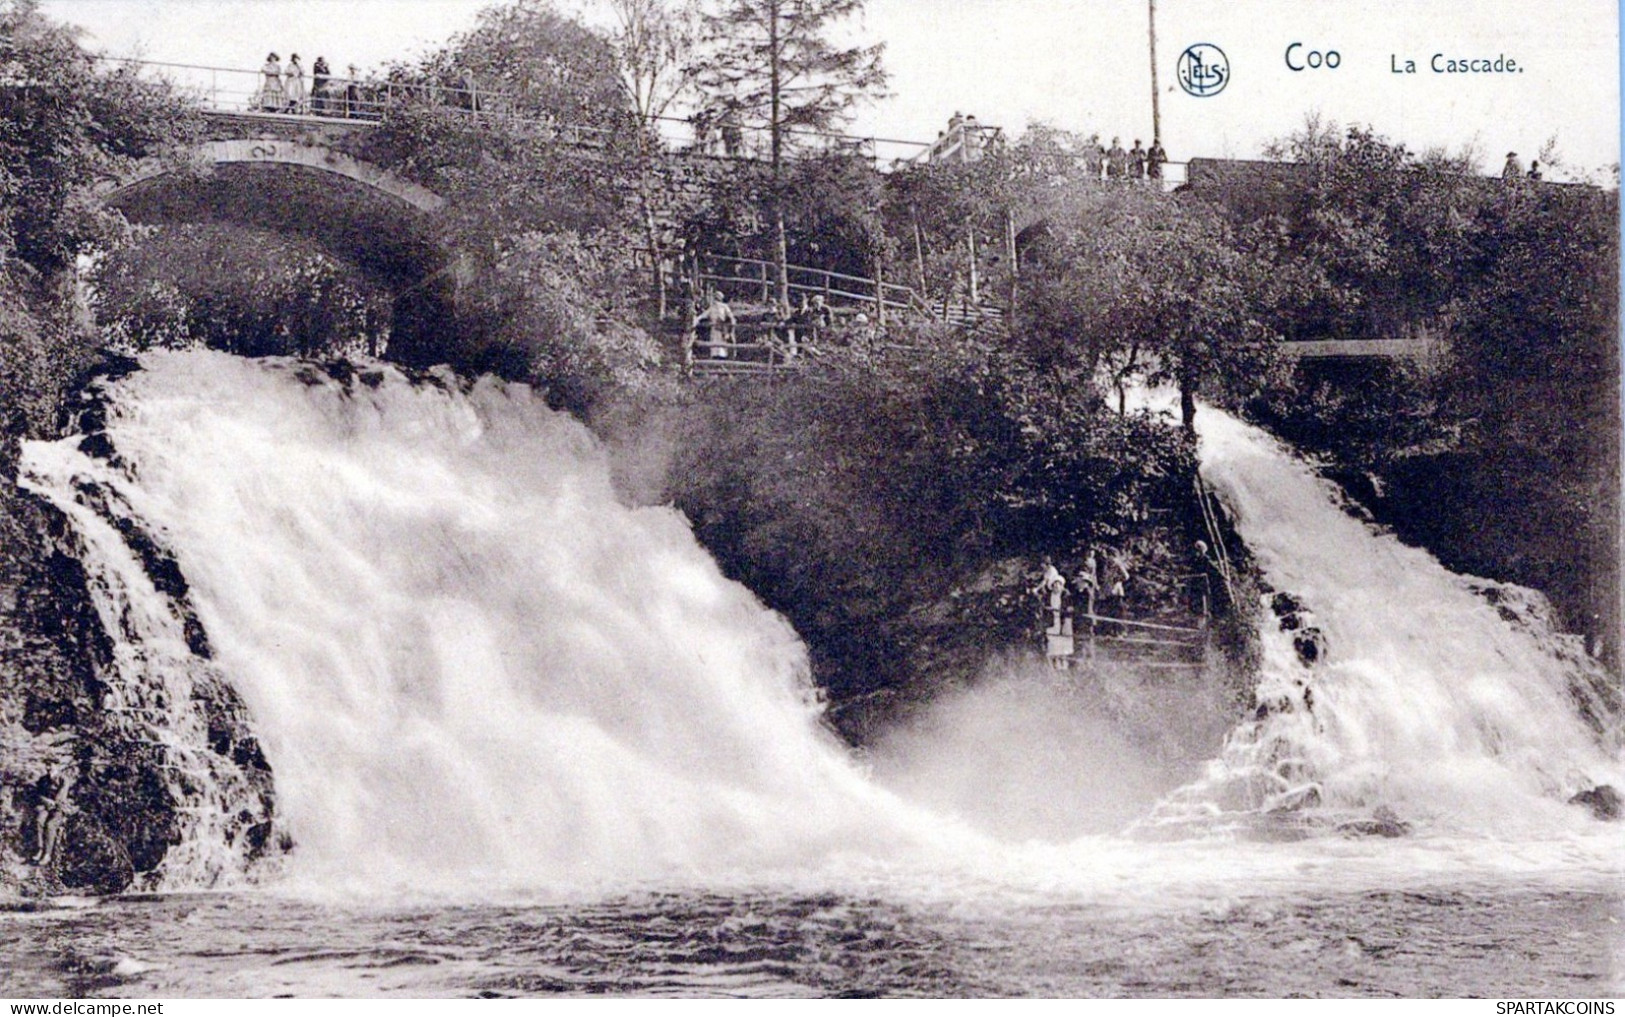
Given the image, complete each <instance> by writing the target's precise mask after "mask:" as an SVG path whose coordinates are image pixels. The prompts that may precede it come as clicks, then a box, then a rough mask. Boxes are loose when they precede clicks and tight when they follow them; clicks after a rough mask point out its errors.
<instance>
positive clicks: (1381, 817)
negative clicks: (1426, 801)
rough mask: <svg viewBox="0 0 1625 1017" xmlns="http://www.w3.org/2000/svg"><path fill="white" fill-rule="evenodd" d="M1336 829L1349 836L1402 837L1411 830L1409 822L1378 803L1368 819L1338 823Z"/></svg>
mask: <svg viewBox="0 0 1625 1017" xmlns="http://www.w3.org/2000/svg"><path fill="white" fill-rule="evenodd" d="M1337 829H1338V831H1339V832H1340V833H1343V834H1345V835H1347V836H1351V837H1403V836H1405V835H1406V834H1408V833H1410V832H1411V824H1409V823H1407V822H1405V821H1404V820H1402V819H1400V818H1399V816H1398V815H1396V814H1395V813H1394V810H1393V809H1390V808H1389V807H1388V806H1386V805H1379V806H1377V808H1376V809H1375V810H1373V811H1372V813H1371V818H1370V819H1357V820H1354V821H1353V822H1349V823H1339V824H1338V826H1337Z"/></svg>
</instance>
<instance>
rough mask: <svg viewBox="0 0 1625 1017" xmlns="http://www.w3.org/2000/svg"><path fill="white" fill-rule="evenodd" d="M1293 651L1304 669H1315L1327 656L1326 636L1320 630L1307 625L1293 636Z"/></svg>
mask: <svg viewBox="0 0 1625 1017" xmlns="http://www.w3.org/2000/svg"><path fill="white" fill-rule="evenodd" d="M1292 649H1293V650H1295V651H1296V652H1297V654H1298V660H1299V662H1300V663H1302V664H1303V666H1304V667H1314V666H1315V664H1317V663H1319V661H1320V660H1321V659H1322V658H1324V657H1325V656H1326V636H1325V634H1324V633H1322V632H1321V631H1320V629H1319V628H1317V627H1315V626H1313V625H1306V626H1304V627H1303V628H1301V629H1299V630H1298V631H1297V632H1296V633H1295V634H1294V635H1293V636H1292Z"/></svg>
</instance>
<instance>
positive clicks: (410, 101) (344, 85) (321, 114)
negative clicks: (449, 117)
mask: <svg viewBox="0 0 1625 1017" xmlns="http://www.w3.org/2000/svg"><path fill="white" fill-rule="evenodd" d="M102 59H103V60H105V61H107V62H110V63H113V64H116V65H118V66H119V67H120V68H123V69H125V70H126V71H127V72H129V73H137V74H138V73H141V72H143V71H148V72H151V73H154V74H156V75H158V76H159V77H161V78H162V79H164V80H165V81H167V82H169V83H170V84H171V85H173V86H174V87H175V88H177V89H178V90H179V91H180V92H181V93H182V94H183V95H187V96H190V97H191V98H192V99H193V100H194V101H196V102H197V103H198V104H199V105H200V106H202V107H203V108H204V109H205V110H208V111H210V112H214V113H228V114H234V115H239V116H249V117H265V118H271V119H288V118H293V119H297V120H306V119H309V120H316V121H346V122H348V123H351V124H368V123H377V122H379V121H381V120H383V118H384V115H385V114H386V113H387V112H388V111H390V110H391V109H406V108H412V107H419V108H432V109H435V110H437V111H439V112H447V113H451V114H453V115H460V116H466V117H468V118H470V119H472V120H475V121H478V122H497V121H510V122H515V123H523V124H525V125H526V126H528V127H532V128H539V129H542V130H546V131H548V132H550V133H552V134H555V135H557V136H559V137H561V138H562V139H563V140H565V141H566V142H567V143H570V144H577V145H582V146H586V147H593V146H598V145H602V144H604V143H605V142H606V141H607V139H608V137H609V135H610V133H611V132H610V130H609V129H608V128H604V127H599V126H596V125H590V124H575V123H561V122H559V121H557V120H556V118H553V117H548V116H543V115H540V114H538V113H536V112H534V111H530V110H526V109H524V108H523V106H522V105H521V104H519V103H518V102H516V101H515V100H514V98H513V97H512V96H509V95H506V94H503V93H501V92H492V91H485V90H483V89H480V88H478V87H476V86H473V85H454V84H445V83H442V82H438V81H434V80H432V79H423V80H405V79H401V78H397V77H386V78H379V77H377V76H367V77H346V76H340V75H327V76H323V77H322V78H319V79H318V78H316V77H315V76H314V75H311V74H310V73H309V69H308V68H307V69H306V70H305V74H304V75H303V76H302V77H301V78H299V79H298V80H299V81H301V82H302V87H303V89H304V94H303V95H301V96H298V97H295V96H293V95H291V94H290V92H289V87H288V84H289V78H288V77H287V73H286V72H287V68H286V67H285V66H284V67H283V74H282V76H280V77H278V78H275V79H274V81H273V77H272V75H270V74H268V73H266V72H264V71H255V70H245V69H243V68H240V67H213V66H209V65H205V64H178V63H165V62H161V61H153V60H137V59H130V58H123V57H103V58H102Z"/></svg>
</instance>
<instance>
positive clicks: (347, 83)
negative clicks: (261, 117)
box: [251, 53, 366, 117]
mask: <svg viewBox="0 0 1625 1017" xmlns="http://www.w3.org/2000/svg"><path fill="white" fill-rule="evenodd" d="M251 105H252V106H253V108H255V109H257V110H260V111H263V112H266V113H314V114H316V115H318V116H342V117H353V116H359V115H360V114H361V113H362V111H363V109H364V108H365V106H366V104H365V103H364V102H363V101H362V96H361V85H360V82H359V80H358V78H357V71H356V66H355V64H351V65H350V76H349V77H348V78H344V79H335V78H334V77H333V73H332V70H331V68H329V67H328V66H327V59H326V58H325V57H317V58H316V62H315V63H314V64H312V65H311V68H310V89H309V91H306V89H305V68H304V65H303V64H301V63H300V62H299V54H298V53H294V54H292V55H291V56H289V57H288V65H287V67H286V68H284V67H283V66H282V58H281V57H279V56H277V54H275V53H271V54H270V55H268V56H267V57H266V58H265V66H263V67H261V68H260V88H259V91H258V92H256V93H255V94H254V100H253V102H252V103H251Z"/></svg>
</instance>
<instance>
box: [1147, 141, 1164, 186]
mask: <svg viewBox="0 0 1625 1017" xmlns="http://www.w3.org/2000/svg"><path fill="white" fill-rule="evenodd" d="M1167 161H1168V150H1167V149H1165V148H1163V147H1162V139H1161V138H1152V139H1151V151H1149V152H1147V153H1146V154H1145V174H1146V176H1148V177H1150V178H1151V179H1152V180H1161V179H1162V164H1163V163H1165V162H1167Z"/></svg>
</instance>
